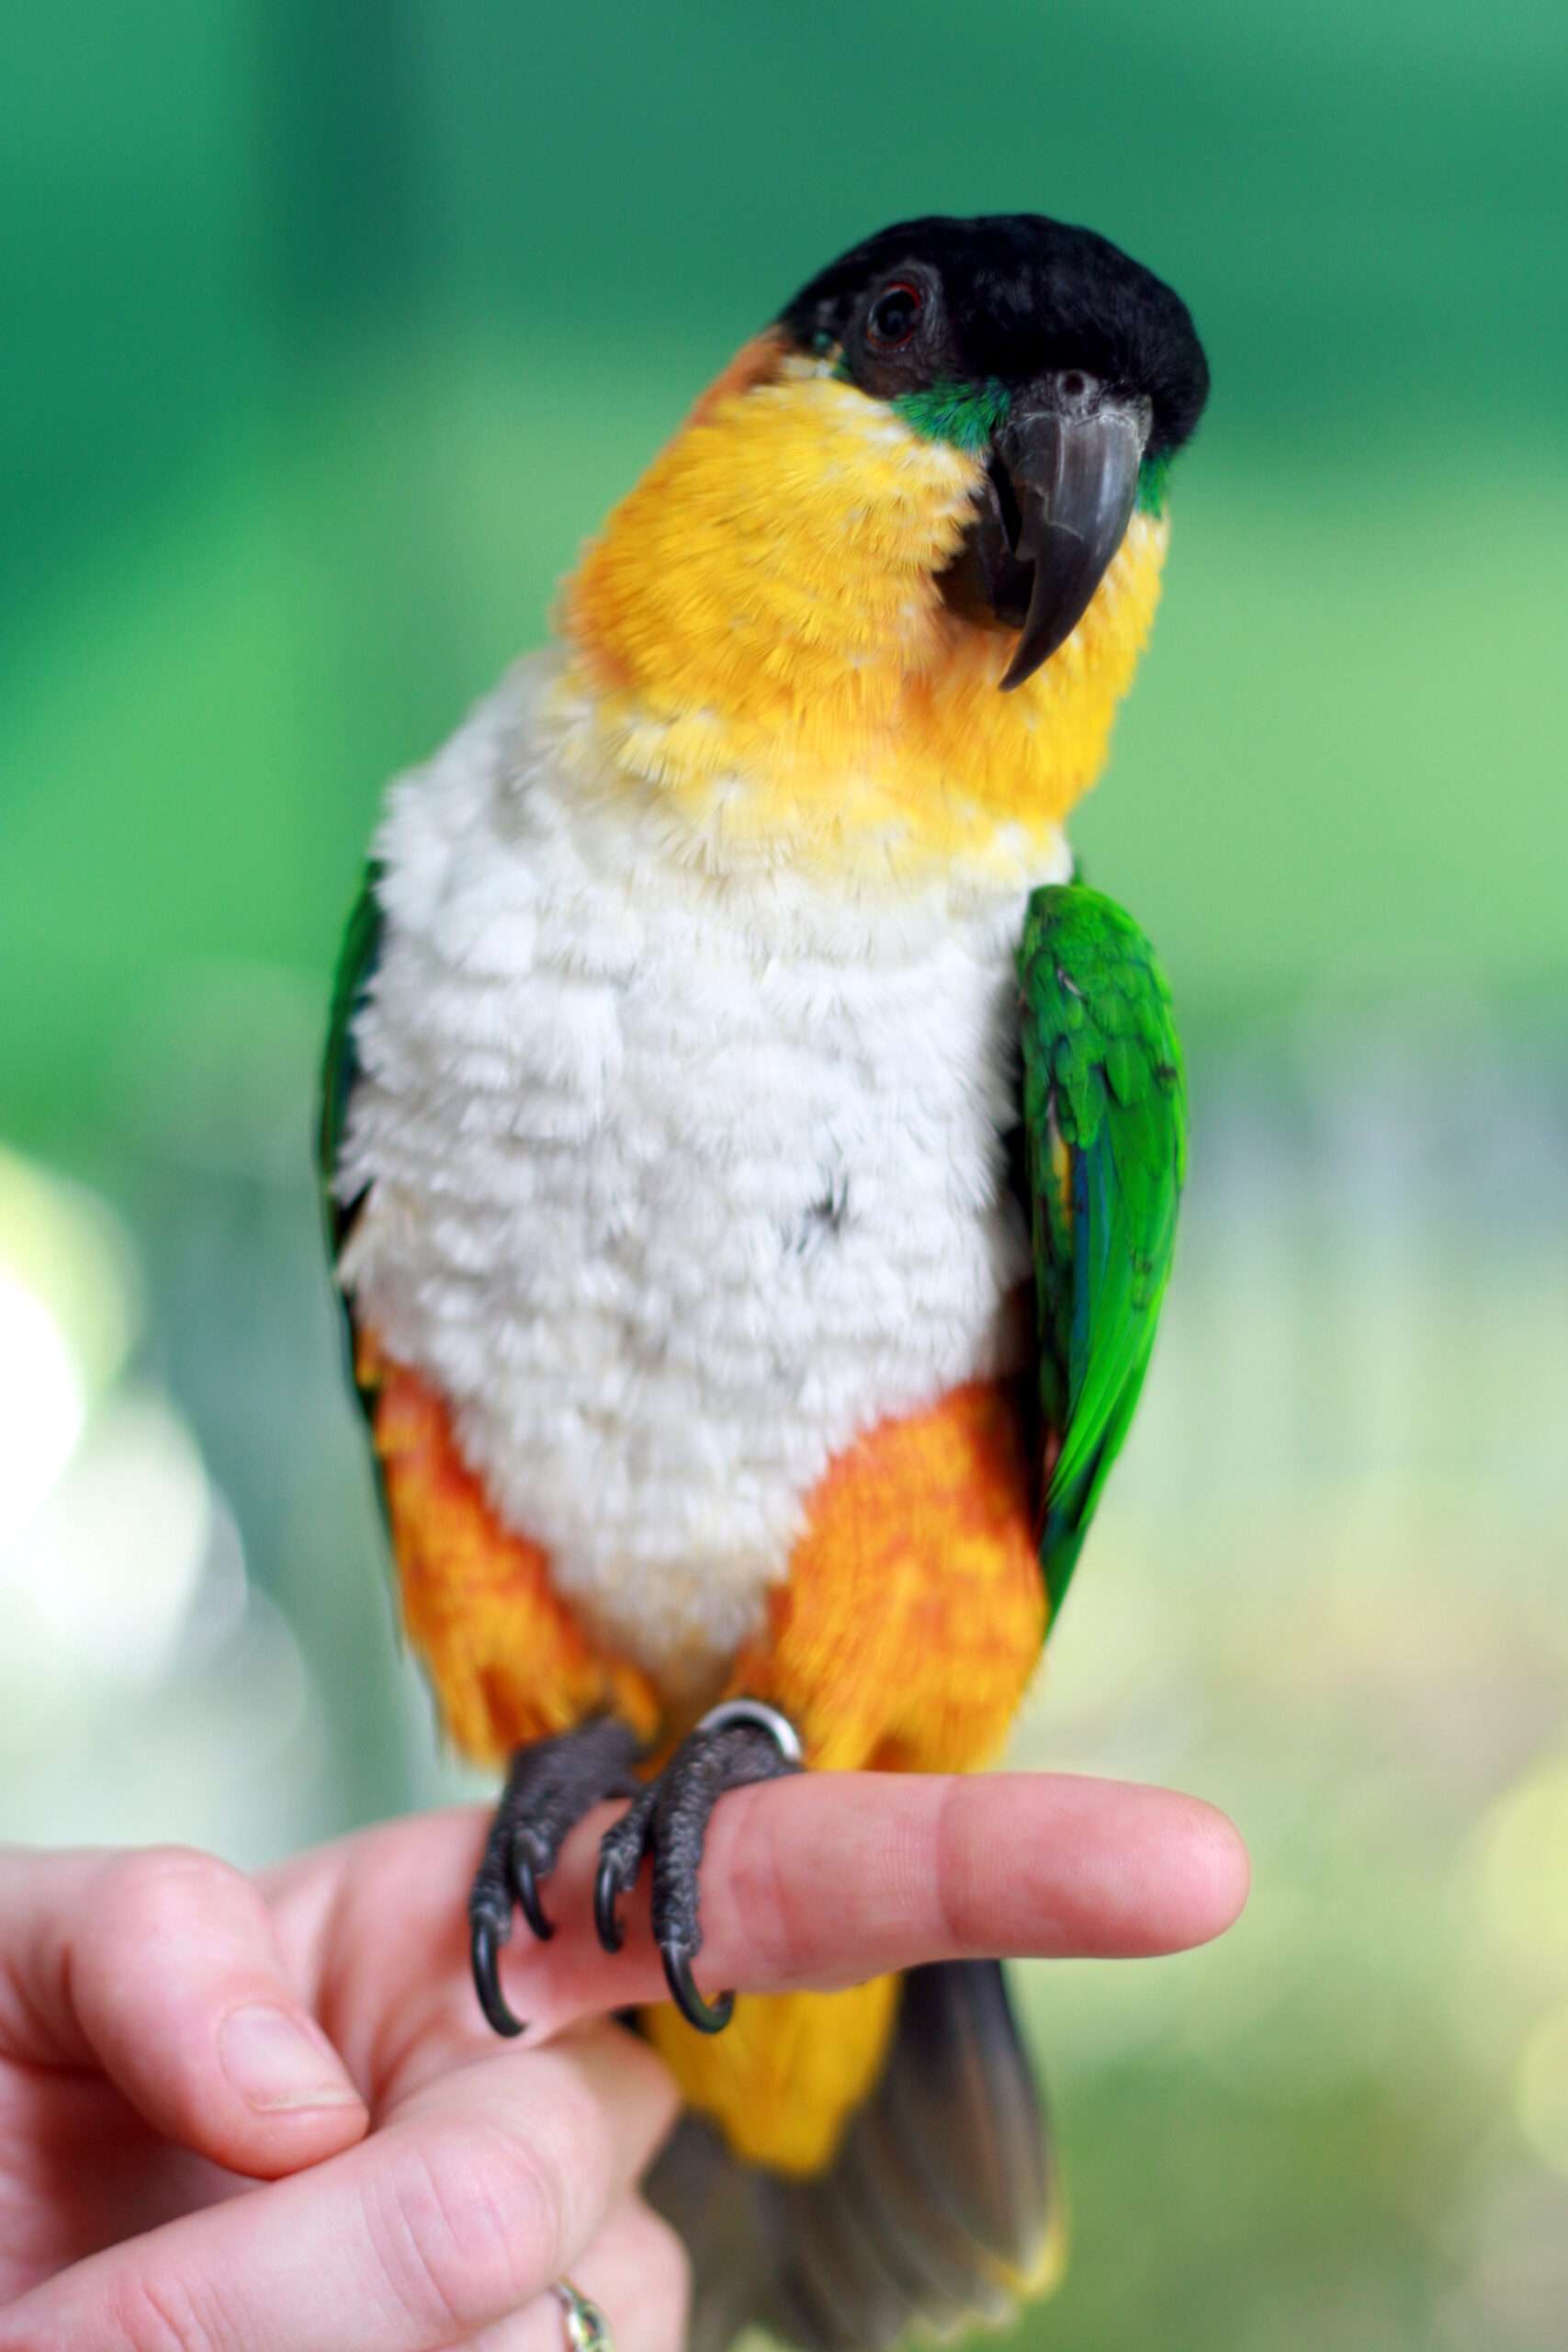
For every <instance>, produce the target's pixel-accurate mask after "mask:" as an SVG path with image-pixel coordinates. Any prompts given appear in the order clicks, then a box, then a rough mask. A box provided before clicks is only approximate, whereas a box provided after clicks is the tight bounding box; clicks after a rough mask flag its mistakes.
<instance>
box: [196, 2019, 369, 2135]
mask: <svg viewBox="0 0 1568 2352" xmlns="http://www.w3.org/2000/svg"><path fill="white" fill-rule="evenodd" d="M218 2046H219V2050H220V2054H221V2056H222V2060H223V2071H224V2073H225V2074H226V2075H228V2077H229V2080H230V2081H231V2083H232V2084H233V2086H234V2088H235V2089H236V2090H237V2091H238V2092H239V2094H240V2096H241V2098H243V2099H245V2100H247V2101H248V2103H249V2104H250V2105H251V2106H252V2107H254V2108H255V2109H257V2111H258V2112H259V2113H260V2114H263V2115H276V2114H277V2113H278V2112H279V2111H280V2110H281V2109H286V2108H292V2107H357V2106H358V2104H359V2096H358V2093H357V2092H356V2091H355V2089H354V2088H353V2086H351V2084H350V2083H349V2081H348V2079H347V2077H346V2076H345V2075H344V2074H343V2073H342V2072H341V2070H340V2069H339V2068H337V2067H335V2066H334V2065H333V2061H332V2059H331V2058H330V2056H329V2055H328V2053H327V2052H326V2051H324V2050H323V2049H322V2047H321V2043H320V2042H319V2041H316V2040H315V2038H314V2036H313V2035H311V2034H310V2033H309V2032H307V2030H305V2028H304V2027H303V2026H301V2025H299V2024H298V2023H297V2022H296V2021H295V2019H294V2018H291V2017H290V2016H289V2015H288V2011H287V2010H286V2009H271V2008H265V2007H261V2006H260V2005H259V2004H258V2005H256V2006H254V2007H251V2008H246V2009H235V2010H234V2011H233V2012H232V2014H231V2016H229V2017H227V2018H225V2019H224V2021H223V2030H222V2033H221V2034H220V2037H219V2045H218Z"/></svg>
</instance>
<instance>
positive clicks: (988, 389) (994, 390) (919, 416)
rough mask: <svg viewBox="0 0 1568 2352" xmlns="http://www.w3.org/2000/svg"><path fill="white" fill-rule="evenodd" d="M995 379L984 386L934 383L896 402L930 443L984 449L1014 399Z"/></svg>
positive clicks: (898, 410) (900, 412)
mask: <svg viewBox="0 0 1568 2352" xmlns="http://www.w3.org/2000/svg"><path fill="white" fill-rule="evenodd" d="M1010 397H1011V396H1010V393H1009V391H1008V389H1007V386H1006V385H1005V384H998V381H997V379H996V378H995V377H994V376H992V377H988V378H987V380H986V382H985V383H983V384H931V385H930V386H928V388H927V389H926V390H924V391H921V392H905V393H903V394H901V395H900V397H899V398H898V399H897V400H896V401H894V402H893V408H894V412H895V413H896V414H897V415H899V416H901V417H902V418H903V420H904V422H905V424H907V425H908V426H909V427H910V429H911V430H912V431H913V432H916V433H918V434H919V435H920V436H921V438H922V439H924V440H927V441H951V442H952V444H953V447H954V448H955V449H967V450H969V451H971V452H973V451H975V450H977V449H983V448H984V447H985V446H986V444H987V441H989V439H990V437H991V435H992V434H993V433H995V431H996V429H997V427H998V424H1001V422H1002V420H1003V418H1004V417H1005V416H1006V415H1007V413H1008V404H1009V401H1010Z"/></svg>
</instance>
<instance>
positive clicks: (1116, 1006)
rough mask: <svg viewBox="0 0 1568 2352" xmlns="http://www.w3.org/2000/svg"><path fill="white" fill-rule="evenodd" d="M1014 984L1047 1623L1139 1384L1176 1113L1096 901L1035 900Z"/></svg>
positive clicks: (1175, 1058) (1127, 973) (1138, 991)
mask: <svg viewBox="0 0 1568 2352" xmlns="http://www.w3.org/2000/svg"><path fill="white" fill-rule="evenodd" d="M1019 979H1020V987H1021V1001H1020V1012H1021V1042H1022V1047H1023V1132H1024V1140H1025V1144H1026V1147H1027V1153H1028V1189H1029V1194H1030V1205H1031V1209H1032V1223H1033V1239H1034V1281H1035V1295H1036V1301H1037V1306H1038V1310H1039V1313H1038V1336H1039V1373H1040V1403H1041V1408H1042V1414H1043V1423H1044V1432H1043V1433H1044V1439H1045V1445H1046V1453H1045V1463H1046V1466H1047V1470H1048V1476H1047V1481H1046V1487H1045V1493H1044V1499H1043V1510H1042V1518H1041V1533H1040V1561H1041V1566H1042V1567H1043V1571H1044V1575H1045V1585H1046V1589H1047V1591H1048V1593H1049V1595H1050V1600H1051V1614H1052V1619H1053V1621H1055V1613H1056V1611H1057V1610H1058V1609H1059V1608H1060V1607H1061V1605H1062V1598H1063V1595H1064V1594H1065V1593H1066V1589H1067V1585H1068V1582H1069V1580H1070V1579H1071V1577H1072V1573H1073V1570H1074V1568H1075V1567H1076V1566H1077V1557H1078V1554H1079V1552H1080V1551H1081V1550H1082V1548H1083V1542H1084V1538H1085V1536H1086V1535H1087V1534H1088V1532H1089V1521H1091V1520H1092V1518H1093V1517H1094V1513H1095V1510H1096V1509H1097V1508H1098V1505H1099V1502H1100V1495H1101V1493H1102V1492H1103V1490H1104V1487H1105V1481H1106V1479H1107V1477H1108V1476H1110V1472H1111V1464H1112V1463H1113V1462H1114V1461H1115V1459H1116V1456H1117V1453H1119V1452H1120V1450H1121V1446H1122V1440H1123V1439H1124V1438H1125V1436H1126V1434H1127V1431H1128V1430H1129V1428H1130V1427H1131V1425H1132V1419H1133V1414H1134V1409H1135V1408H1136V1406H1137V1402H1138V1391H1139V1390H1140V1388H1141V1387H1142V1386H1143V1382H1144V1374H1145V1372H1146V1371H1147V1369H1148V1362H1149V1351H1150V1350H1151V1348H1152V1347H1153V1345H1154V1337H1155V1326H1156V1322H1157V1321H1158V1319H1159V1309H1160V1302H1161V1300H1162V1299H1163V1297H1164V1295H1165V1286H1166V1283H1167V1280H1168V1276H1169V1273H1170V1261H1171V1254H1172V1251H1173V1250H1174V1247H1175V1242H1176V1212H1177V1204H1178V1201H1179V1196H1180V1192H1181V1182H1182V1177H1183V1174H1184V1172H1185V1166H1186V1144H1187V1108H1186V1094H1185V1090H1184V1087H1183V1083H1182V1075H1181V1048H1180V1046H1179V1044H1178V1042H1177V1036H1176V1030H1175V1028H1174V1026H1173V1024H1172V1021H1171V1012H1170V991H1169V989H1168V988H1167V986H1166V983H1165V978H1164V975H1163V974H1162V973H1161V971H1160V968H1159V967H1158V965H1157V964H1156V961H1155V958H1154V951H1153V950H1152V948H1151V947H1150V945H1149V944H1148V941H1147V940H1146V939H1145V937H1144V935H1143V933H1142V932H1141V931H1139V929H1138V927H1137V925H1136V924H1135V923H1134V922H1133V921H1132V920H1131V918H1130V917H1129V916H1127V915H1125V914H1123V913H1122V910H1121V908H1120V907H1118V906H1117V905H1116V904H1115V903H1114V901H1113V900H1111V899H1106V898H1102V897H1101V896H1100V893H1099V892H1098V891H1096V890H1087V889H1084V888H1081V887H1078V886H1074V885H1066V886H1063V887H1060V888H1048V889H1043V890H1036V891H1035V893H1034V895H1033V896H1032V899H1030V902H1029V911H1028V913H1027V915H1026V917H1025V919H1024V927H1023V941H1022V944H1021V948H1020V951H1019Z"/></svg>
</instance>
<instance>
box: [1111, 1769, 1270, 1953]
mask: <svg viewBox="0 0 1568 2352" xmlns="http://www.w3.org/2000/svg"><path fill="white" fill-rule="evenodd" d="M1145 1799H1146V1801H1148V1803H1149V1805H1150V1811H1149V1814H1148V1816H1147V1825H1146V1829H1145V1837H1144V1838H1143V1839H1142V1840H1141V1841H1140V1844H1141V1848H1142V1851H1141V1856H1140V1861H1141V1867H1140V1869H1139V1870H1138V1871H1136V1872H1135V1873H1134V1905H1133V1909H1132V1913H1131V1917H1130V1919H1129V1926H1130V1927H1131V1928H1132V1929H1133V1931H1134V1932H1133V1935H1132V1937H1131V1938H1130V1939H1129V1942H1128V1945H1127V1947H1126V1949H1127V1950H1128V1951H1129V1952H1143V1953H1146V1954H1149V1955H1151V1956H1152V1955H1156V1954H1158V1953H1162V1952H1176V1951H1192V1950H1194V1949H1195V1948H1196V1947H1197V1946H1198V1945H1200V1944H1206V1943H1212V1942H1213V1940H1214V1939H1215V1937H1216V1936H1223V1935H1224V1932H1225V1930H1226V1929H1227V1928H1231V1927H1233V1926H1234V1925H1235V1921H1236V1920H1237V1919H1238V1918H1239V1917H1240V1916H1241V1913H1242V1910H1243V1907H1244V1906H1245V1905H1246V1902H1247V1890H1248V1887H1249V1885H1250V1883H1251V1874H1252V1865H1251V1861H1250V1860H1249V1858H1248V1855H1247V1848H1246V1846H1245V1845H1244V1844H1243V1842H1242V1838H1241V1833H1240V1832H1239V1830H1238V1829H1237V1828H1236V1826H1235V1823H1234V1822H1233V1821H1232V1820H1231V1819H1230V1817H1229V1815H1226V1814H1224V1813H1222V1812H1221V1811H1220V1810H1219V1808H1218V1806H1216V1805H1212V1804H1208V1803H1207V1802H1206V1801H1205V1800H1204V1799H1203V1798H1201V1797H1192V1796H1187V1795H1184V1794H1182V1793H1180V1792H1178V1791H1176V1790H1174V1789H1159V1790H1149V1791H1147V1792H1145Z"/></svg>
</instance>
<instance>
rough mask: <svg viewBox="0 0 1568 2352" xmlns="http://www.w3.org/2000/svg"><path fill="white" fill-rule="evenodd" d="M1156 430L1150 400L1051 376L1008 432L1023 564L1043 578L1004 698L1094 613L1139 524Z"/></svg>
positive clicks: (1006, 453) (1025, 400)
mask: <svg viewBox="0 0 1568 2352" xmlns="http://www.w3.org/2000/svg"><path fill="white" fill-rule="evenodd" d="M1148 433H1149V406H1148V402H1147V401H1144V400H1121V399H1117V398H1114V397H1112V396H1111V395H1109V394H1106V393H1104V392H1102V391H1101V390H1100V387H1099V386H1098V385H1095V384H1093V383H1092V382H1089V383H1087V384H1086V383H1085V381H1084V379H1082V378H1081V377H1077V378H1071V377H1069V378H1067V379H1053V378H1047V379H1044V381H1043V383H1042V384H1041V385H1040V386H1039V387H1038V389H1037V390H1032V391H1031V392H1030V393H1029V394H1025V395H1021V398H1020V400H1019V401H1018V402H1017V403H1016V404H1015V406H1014V409H1013V412H1012V413H1011V414H1010V416H1009V418H1008V420H1007V422H1006V424H1004V425H1003V426H1002V427H1001V429H1000V431H999V432H998V435H997V437H996V453H997V457H998V459H999V460H1000V463H1001V465H1002V466H1003V467H1004V468H1005V469H1006V473H1007V476H1008V480H1009V481H1010V483H1011V486H1012V493H1013V501H1014V505H1015V511H1016V515H1017V527H1016V530H1015V531H1014V532H1013V533H1012V534H1011V535H1010V536H1011V537H1012V550H1011V551H1012V555H1013V559H1014V561H1015V562H1016V564H1017V565H1019V566H1020V567H1022V566H1024V565H1029V566H1031V567H1032V574H1033V576H1032V582H1031V584H1030V589H1029V604H1028V607H1027V609H1026V611H1025V614H1024V618H1023V626H1022V630H1021V634H1020V637H1019V640H1018V643H1017V645H1016V647H1015V648H1014V650H1013V657H1012V660H1011V661H1010V662H1009V664H1008V667H1007V670H1006V671H1005V673H1003V676H1002V679H1001V682H1000V683H1001V686H1002V689H1003V691H1004V693H1006V692H1010V690H1011V689H1012V688H1013V687H1014V686H1021V684H1023V682H1024V680H1025V679H1026V678H1029V677H1032V676H1033V674H1034V673H1035V671H1036V670H1038V669H1039V667H1040V665H1041V663H1042V662H1048V661H1049V660H1050V658H1051V656H1052V654H1053V653H1055V651H1056V650H1057V649H1058V647H1060V646H1062V645H1065V644H1066V640H1067V639H1068V638H1069V637H1070V636H1071V635H1072V633H1073V631H1074V629H1075V628H1077V625H1078V623H1079V621H1080V620H1082V618H1083V616H1084V615H1085V613H1086V612H1087V611H1088V610H1089V604H1090V601H1091V600H1092V598H1093V595H1094V592H1095V590H1096V589H1097V588H1098V587H1099V585H1100V582H1101V580H1102V579H1103V578H1104V576H1105V573H1106V571H1107V568H1108V567H1109V565H1110V563H1111V558H1112V557H1113V556H1114V555H1115V553H1116V550H1117V548H1119V547H1120V546H1121V544H1122V539H1123V537H1125V536H1126V530H1127V526H1128V524H1129V522H1130V521H1131V520H1132V515H1133V508H1134V503H1136V500H1137V495H1138V468H1139V466H1140V465H1141V464H1142V462H1143V455H1144V445H1145V442H1146V441H1147V439H1148Z"/></svg>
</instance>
